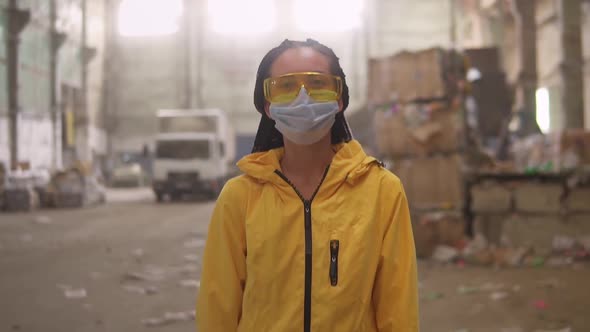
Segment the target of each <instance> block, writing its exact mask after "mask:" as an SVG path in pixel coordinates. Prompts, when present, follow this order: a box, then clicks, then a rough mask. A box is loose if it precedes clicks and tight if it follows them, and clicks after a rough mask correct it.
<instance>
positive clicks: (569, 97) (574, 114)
mask: <svg viewBox="0 0 590 332" xmlns="http://www.w3.org/2000/svg"><path fill="white" fill-rule="evenodd" d="M557 3H558V13H559V14H558V15H559V32H560V41H561V44H560V45H558V48H559V49H560V50H561V52H562V54H561V55H562V57H561V59H562V60H561V65H560V68H559V71H560V75H561V82H562V89H563V90H562V91H563V93H562V94H561V97H562V101H561V102H562V109H563V112H564V114H563V115H564V119H565V121H564V124H565V128H584V58H583V50H582V6H581V1H580V0H558V1H557Z"/></svg>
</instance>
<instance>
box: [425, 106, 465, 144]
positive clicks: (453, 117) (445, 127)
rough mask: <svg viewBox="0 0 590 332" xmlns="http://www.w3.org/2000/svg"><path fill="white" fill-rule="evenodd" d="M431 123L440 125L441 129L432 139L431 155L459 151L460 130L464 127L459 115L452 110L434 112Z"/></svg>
mask: <svg viewBox="0 0 590 332" xmlns="http://www.w3.org/2000/svg"><path fill="white" fill-rule="evenodd" d="M431 122H432V123H436V124H438V125H439V126H440V128H441V129H440V131H438V132H437V133H436V135H434V136H433V137H432V139H431V141H430V149H429V151H430V152H431V153H435V152H442V153H449V152H454V151H457V150H458V149H459V146H460V135H461V130H460V128H461V127H462V126H461V125H460V124H459V119H458V115H457V113H456V112H454V111H451V110H448V111H447V110H445V111H439V112H434V113H433V114H432V119H431Z"/></svg>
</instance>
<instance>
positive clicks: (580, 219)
mask: <svg viewBox="0 0 590 332" xmlns="http://www.w3.org/2000/svg"><path fill="white" fill-rule="evenodd" d="M565 224H566V227H567V228H568V232H567V233H566V234H567V235H571V236H573V237H576V238H583V237H588V236H590V213H589V212H586V213H583V212H581V213H574V214H570V215H568V217H567V218H565Z"/></svg>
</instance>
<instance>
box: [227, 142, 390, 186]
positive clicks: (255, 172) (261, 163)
mask: <svg viewBox="0 0 590 332" xmlns="http://www.w3.org/2000/svg"><path fill="white" fill-rule="evenodd" d="M334 147H335V148H336V154H335V155H334V158H333V159H332V162H331V163H330V170H329V172H328V175H327V176H326V179H325V180H324V183H323V184H322V187H331V186H333V185H339V184H341V183H342V182H344V181H346V182H348V183H350V184H354V183H355V181H356V180H357V179H358V178H360V177H361V176H363V175H364V174H365V173H367V172H368V171H369V169H370V168H371V167H373V166H378V165H379V164H380V163H379V162H378V161H377V160H376V159H375V158H373V157H369V156H367V154H366V153H365V151H364V150H363V148H362V147H361V145H360V143H359V142H358V141H356V140H352V141H350V142H348V143H341V144H337V145H335V146H334ZM284 153H285V150H284V148H277V149H273V150H269V151H266V152H259V153H253V154H250V155H247V156H245V157H244V158H242V159H241V160H240V161H239V162H238V164H237V165H238V167H239V168H240V170H241V171H242V172H243V173H244V174H246V175H248V176H250V177H252V178H255V179H256V180H258V181H260V182H271V183H274V184H279V185H281V184H284V181H283V180H282V179H281V178H280V177H279V176H278V175H277V174H276V173H275V171H276V170H280V169H281V166H280V160H281V158H282V157H283V155H284Z"/></svg>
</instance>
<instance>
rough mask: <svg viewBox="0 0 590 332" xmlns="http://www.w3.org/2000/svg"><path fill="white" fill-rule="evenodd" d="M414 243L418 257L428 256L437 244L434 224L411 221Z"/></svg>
mask: <svg viewBox="0 0 590 332" xmlns="http://www.w3.org/2000/svg"><path fill="white" fill-rule="evenodd" d="M412 226H413V233H414V244H415V246H416V256H417V257H418V258H429V257H430V256H432V253H433V252H434V249H435V248H436V246H437V245H438V243H437V236H436V229H435V225H433V224H430V223H422V222H413V223H412Z"/></svg>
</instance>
